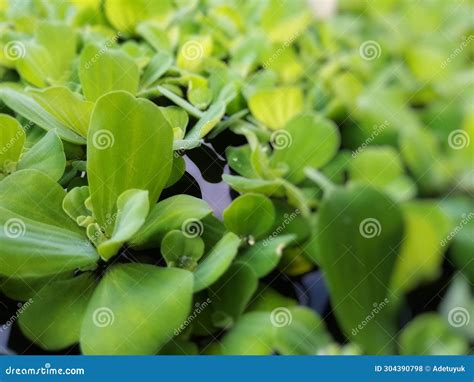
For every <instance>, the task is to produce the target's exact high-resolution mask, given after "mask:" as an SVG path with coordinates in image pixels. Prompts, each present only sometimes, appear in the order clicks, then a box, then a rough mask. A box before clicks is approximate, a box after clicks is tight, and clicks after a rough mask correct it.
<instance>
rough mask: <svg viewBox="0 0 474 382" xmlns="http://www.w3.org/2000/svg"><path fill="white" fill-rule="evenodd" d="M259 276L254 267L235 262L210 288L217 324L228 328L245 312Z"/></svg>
mask: <svg viewBox="0 0 474 382" xmlns="http://www.w3.org/2000/svg"><path fill="white" fill-rule="evenodd" d="M257 286H258V278H257V275H256V274H255V272H254V271H253V270H252V268H251V267H250V266H249V265H247V264H243V263H240V262H236V263H234V264H233V265H232V266H231V267H230V268H229V269H228V270H227V272H226V273H225V274H224V275H223V276H222V277H221V278H220V279H219V280H218V281H217V282H216V283H214V285H212V287H211V288H210V292H209V293H210V296H212V308H213V311H214V312H213V315H212V321H213V323H214V325H215V326H217V327H221V328H227V327H230V326H232V325H233V324H234V322H235V321H236V320H237V319H238V318H239V317H240V315H241V314H242V313H243V312H244V310H245V308H246V307H247V304H248V303H249V302H250V299H251V298H252V296H253V294H254V293H255V291H256V290H257Z"/></svg>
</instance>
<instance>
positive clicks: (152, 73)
mask: <svg viewBox="0 0 474 382" xmlns="http://www.w3.org/2000/svg"><path fill="white" fill-rule="evenodd" d="M172 64H173V57H172V56H171V55H170V54H169V53H168V52H158V53H157V54H156V55H154V56H153V58H152V59H151V61H150V63H149V64H148V66H147V67H146V69H145V71H144V73H143V75H142V77H141V78H140V87H141V88H142V89H146V88H148V87H150V86H151V85H153V83H154V82H155V81H156V80H158V79H159V78H160V77H161V76H163V74H165V73H166V72H167V71H168V69H169V68H170V67H171V65H172Z"/></svg>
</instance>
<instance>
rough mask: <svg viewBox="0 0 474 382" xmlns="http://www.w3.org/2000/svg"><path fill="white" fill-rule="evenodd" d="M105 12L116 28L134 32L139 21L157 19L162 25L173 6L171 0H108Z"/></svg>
mask: <svg viewBox="0 0 474 382" xmlns="http://www.w3.org/2000/svg"><path fill="white" fill-rule="evenodd" d="M104 9H105V14H106V16H107V19H108V20H109V21H110V23H111V24H112V25H113V26H114V28H115V29H117V30H119V31H121V32H125V33H128V34H134V33H135V28H136V26H137V25H138V23H139V22H141V21H144V20H156V21H159V22H161V23H162V25H163V24H164V23H165V22H166V21H167V20H168V18H169V17H170V16H171V12H172V10H173V6H172V3H171V1H170V0H163V1H152V2H150V1H147V0H107V1H106V2H105V8H104Z"/></svg>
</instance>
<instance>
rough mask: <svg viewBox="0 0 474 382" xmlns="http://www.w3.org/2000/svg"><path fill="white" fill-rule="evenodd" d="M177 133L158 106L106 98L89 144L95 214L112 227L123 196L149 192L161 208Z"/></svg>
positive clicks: (122, 96)
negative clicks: (135, 191) (132, 191)
mask: <svg viewBox="0 0 474 382" xmlns="http://www.w3.org/2000/svg"><path fill="white" fill-rule="evenodd" d="M172 142H173V136H172V129H171V126H170V125H169V124H168V122H167V121H166V119H165V118H164V116H163V114H162V113H161V111H160V109H159V108H158V106H156V105H155V104H153V103H152V102H150V101H148V100H144V99H137V98H135V97H133V96H132V95H131V94H129V93H127V92H123V91H118V92H111V93H108V94H107V95H105V96H103V97H101V98H100V99H99V100H98V101H97V104H96V106H95V108H94V111H93V113H92V118H91V126H90V129H89V134H88V144H87V158H88V160H87V176H88V180H89V190H90V193H91V201H92V206H93V208H94V215H95V217H96V219H97V222H98V223H99V225H101V226H103V227H106V233H107V234H108V235H110V234H111V233H112V227H111V226H110V225H108V226H107V224H106V220H107V216H108V215H113V214H114V212H115V203H116V201H117V198H118V197H119V195H120V194H122V192H124V191H126V190H128V189H131V188H136V189H141V190H147V191H148V192H149V195H148V197H149V201H150V204H151V205H153V204H155V202H156V200H157V199H158V197H159V195H160V193H161V191H162V190H163V188H164V186H165V184H166V181H167V180H168V177H169V175H170V171H171V165H172V163H173V153H172Z"/></svg>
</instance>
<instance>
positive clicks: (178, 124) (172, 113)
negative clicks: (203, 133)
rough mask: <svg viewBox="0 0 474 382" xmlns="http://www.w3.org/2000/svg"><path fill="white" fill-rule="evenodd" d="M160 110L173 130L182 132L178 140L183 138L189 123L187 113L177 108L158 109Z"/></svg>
mask: <svg viewBox="0 0 474 382" xmlns="http://www.w3.org/2000/svg"><path fill="white" fill-rule="evenodd" d="M160 110H161V112H162V113H163V115H164V117H165V118H166V120H167V121H168V123H169V124H170V125H171V127H172V128H173V129H180V130H182V136H181V137H180V138H178V139H181V138H183V137H184V133H185V131H186V126H188V122H189V116H188V113H186V111H185V110H184V109H181V108H180V107H178V106H168V107H160Z"/></svg>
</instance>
